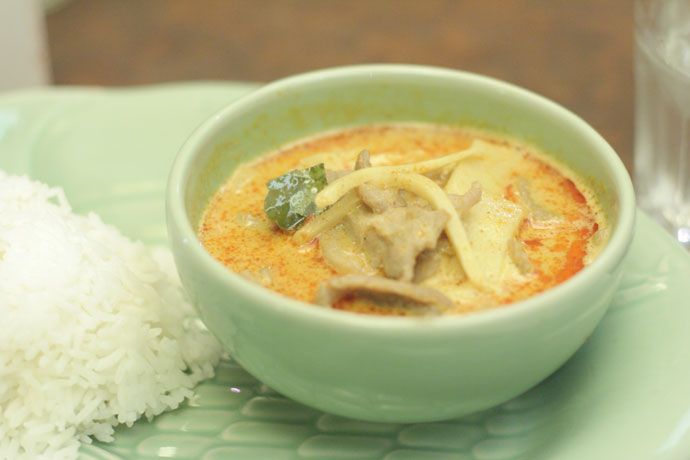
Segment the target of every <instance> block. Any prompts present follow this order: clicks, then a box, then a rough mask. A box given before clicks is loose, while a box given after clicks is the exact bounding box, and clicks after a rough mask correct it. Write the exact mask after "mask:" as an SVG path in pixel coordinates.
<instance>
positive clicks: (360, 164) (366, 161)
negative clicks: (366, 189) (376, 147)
mask: <svg viewBox="0 0 690 460" xmlns="http://www.w3.org/2000/svg"><path fill="white" fill-rule="evenodd" d="M370 156H371V155H370V153H369V150H367V149H364V150H362V151H361V152H359V155H357V161H355V171H356V170H358V169H363V168H369V167H371V159H370Z"/></svg>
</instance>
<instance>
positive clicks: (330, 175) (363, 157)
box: [326, 150, 371, 184]
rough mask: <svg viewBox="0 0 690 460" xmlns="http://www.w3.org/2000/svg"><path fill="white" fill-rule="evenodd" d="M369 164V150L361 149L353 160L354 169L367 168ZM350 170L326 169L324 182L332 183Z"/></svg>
mask: <svg viewBox="0 0 690 460" xmlns="http://www.w3.org/2000/svg"><path fill="white" fill-rule="evenodd" d="M369 166H371V161H370V160H369V150H362V151H361V152H359V155H357V161H356V162H355V169H362V168H368V167H369ZM351 172H352V171H346V170H331V169H327V170H326V182H328V183H329V184H332V183H333V182H335V181H337V180H338V179H340V178H341V177H343V176H346V175H348V174H350V173H351Z"/></svg>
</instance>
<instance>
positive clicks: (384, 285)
mask: <svg viewBox="0 0 690 460" xmlns="http://www.w3.org/2000/svg"><path fill="white" fill-rule="evenodd" d="M358 293H374V294H383V295H390V296H394V297H398V298H402V299H404V300H408V301H411V302H414V303H416V304H422V305H438V306H442V307H452V306H453V302H452V301H451V300H450V299H449V298H448V297H446V296H445V295H444V294H443V293H441V292H440V291H437V290H436V289H432V288H430V287H426V286H419V285H415V284H412V283H407V282H403V281H395V280H390V279H387V278H382V277H378V276H365V275H344V276H338V277H335V278H331V279H330V280H327V281H324V282H323V283H321V286H319V290H318V292H317V294H316V299H315V301H316V303H317V304H319V305H325V306H330V305H333V304H334V303H335V302H337V301H338V300H339V299H341V298H343V297H344V296H346V295H350V294H355V295H356V294H358Z"/></svg>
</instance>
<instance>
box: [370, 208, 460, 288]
mask: <svg viewBox="0 0 690 460" xmlns="http://www.w3.org/2000/svg"><path fill="white" fill-rule="evenodd" d="M447 221H448V214H446V212H445V211H439V210H428V209H423V208H420V207H417V206H408V207H403V208H389V209H388V210H386V211H385V212H383V213H381V214H375V215H373V216H372V217H370V219H369V222H368V224H369V227H370V229H371V230H373V231H374V232H376V234H377V235H378V237H379V238H381V239H382V240H383V242H384V243H385V244H384V245H379V247H382V248H383V249H382V253H381V254H378V255H377V257H378V258H380V260H381V265H382V268H383V272H384V273H385V275H386V276H387V277H388V278H393V279H398V280H401V281H411V280H412V278H413V276H414V267H415V264H416V260H417V256H418V255H419V254H420V253H421V252H422V251H424V250H425V249H432V248H434V247H435V246H436V242H437V241H438V238H439V236H440V235H441V232H442V231H443V228H444V227H445V225H446V222H447Z"/></svg>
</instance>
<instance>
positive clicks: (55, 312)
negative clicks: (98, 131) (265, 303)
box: [0, 171, 220, 460]
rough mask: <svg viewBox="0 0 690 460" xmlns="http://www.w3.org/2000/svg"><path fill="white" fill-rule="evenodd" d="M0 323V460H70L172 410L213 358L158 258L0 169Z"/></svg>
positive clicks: (209, 342)
mask: <svg viewBox="0 0 690 460" xmlns="http://www.w3.org/2000/svg"><path fill="white" fill-rule="evenodd" d="M0 320H1V321H2V325H1V326H0V458H2V459H40V458H45V459H51V460H56V459H75V458H77V457H78V449H79V446H80V442H85V443H89V442H91V437H93V438H95V439H98V440H100V441H106V442H107V441H112V439H113V427H114V426H116V425H118V424H126V425H132V424H133V423H134V422H135V421H136V420H137V419H139V418H140V417H142V416H145V417H147V418H149V419H150V418H152V417H153V416H155V415H158V414H160V413H161V412H163V411H166V410H169V409H174V408H176V407H178V406H179V405H180V403H182V402H183V401H184V400H185V399H186V398H189V397H191V396H192V395H193V392H192V388H193V387H194V386H195V385H196V384H197V383H198V382H199V381H201V380H203V379H205V378H208V377H211V376H212V375H213V371H214V366H215V365H216V364H217V362H218V359H219V355H220V347H219V345H218V343H217V342H216V340H215V339H214V338H213V337H211V336H210V335H209V334H208V332H206V331H205V329H204V328H203V326H201V325H200V323H199V321H198V319H197V318H196V317H195V316H194V311H193V308H192V307H191V306H190V304H189V303H188V302H187V301H186V300H185V298H184V295H183V292H182V289H181V286H180V283H179V280H178V279H177V277H176V274H175V269H174V266H173V264H172V258H171V257H170V255H169V253H168V252H167V251H162V252H160V253H158V254H153V253H152V252H151V251H149V249H148V248H146V247H145V246H144V245H143V244H141V243H135V242H132V241H130V240H128V239H127V238H125V237H124V236H122V235H121V234H120V233H119V232H118V231H117V230H116V229H115V228H113V227H111V226H108V225H105V224H104V223H103V222H102V221H101V220H100V219H99V218H98V217H97V216H96V215H94V214H89V215H87V216H80V215H75V214H73V213H72V211H71V208H70V206H69V204H68V203H67V200H66V199H65V196H64V193H63V192H62V190H61V189H58V188H50V187H48V186H46V185H44V184H40V183H37V182H32V181H30V180H29V179H28V178H26V177H17V176H11V175H8V174H6V173H4V172H2V171H0Z"/></svg>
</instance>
